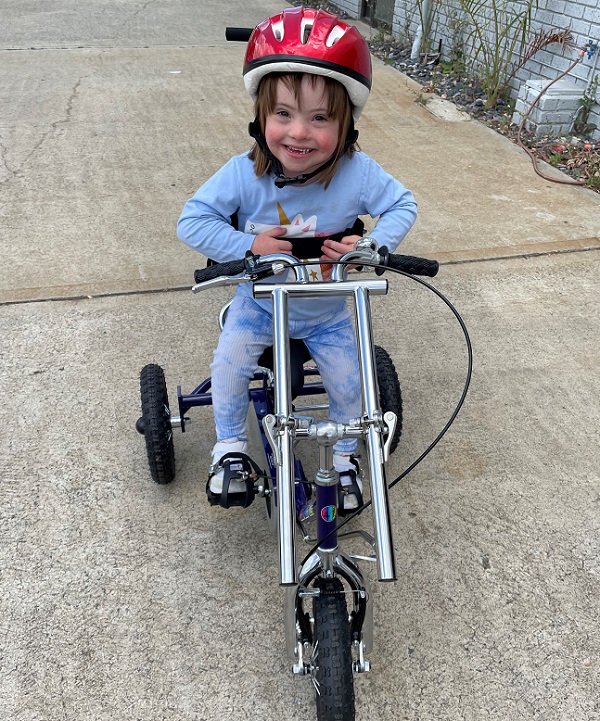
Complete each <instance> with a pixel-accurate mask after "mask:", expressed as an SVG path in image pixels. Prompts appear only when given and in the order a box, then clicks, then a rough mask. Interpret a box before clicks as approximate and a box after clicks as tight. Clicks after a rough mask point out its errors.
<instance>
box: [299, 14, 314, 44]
mask: <svg viewBox="0 0 600 721" xmlns="http://www.w3.org/2000/svg"><path fill="white" fill-rule="evenodd" d="M312 28H313V20H312V18H310V19H308V18H304V19H303V20H302V25H301V26H300V41H301V42H302V44H303V45H306V43H307V42H308V38H309V37H310V33H311V30H312Z"/></svg>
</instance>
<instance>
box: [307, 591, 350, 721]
mask: <svg viewBox="0 0 600 721" xmlns="http://www.w3.org/2000/svg"><path fill="white" fill-rule="evenodd" d="M315 586H316V587H317V588H318V589H319V590H320V594H319V595H318V596H315V598H314V599H313V618H314V628H313V648H316V653H315V660H314V663H315V668H314V671H313V672H314V680H315V682H316V689H317V692H316V703H317V719H318V721H354V718H355V710H354V678H353V675H352V673H353V672H352V649H351V637H350V621H349V619H348V608H347V606H346V596H345V593H344V586H343V585H342V582H341V581H340V580H339V579H338V578H318V579H317V580H316V581H315Z"/></svg>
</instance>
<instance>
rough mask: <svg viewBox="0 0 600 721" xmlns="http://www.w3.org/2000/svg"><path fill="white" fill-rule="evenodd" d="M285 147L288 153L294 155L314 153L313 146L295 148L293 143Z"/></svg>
mask: <svg viewBox="0 0 600 721" xmlns="http://www.w3.org/2000/svg"><path fill="white" fill-rule="evenodd" d="M285 148H286V150H287V151H288V153H292V154H293V155H308V154H309V153H312V148H294V147H293V146H292V145H286V146H285Z"/></svg>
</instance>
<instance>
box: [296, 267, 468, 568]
mask: <svg viewBox="0 0 600 721" xmlns="http://www.w3.org/2000/svg"><path fill="white" fill-rule="evenodd" d="M330 264H331V265H347V263H340V262H339V261H333V262H332V263H330ZM296 265H303V264H302V263H295V264H294V265H293V266H290V267H294V266H296ZM361 265H363V266H369V267H372V268H380V267H381V266H380V265H377V264H375V263H364V262H362V261H361ZM388 270H391V271H392V272H393V273H398V274H399V275H403V276H405V277H407V278H409V279H411V280H414V281H416V282H417V283H420V284H421V285H422V286H424V287H425V288H427V289H429V290H430V291H432V292H433V293H434V294H435V295H437V297H438V298H440V300H442V301H443V302H444V303H445V304H446V305H447V306H448V308H449V309H450V310H451V311H452V313H453V314H454V317H455V318H456V320H457V321H458V323H459V325H460V327H461V330H462V332H463V336H464V339H465V343H466V346H467V377H466V379H465V385H464V387H463V391H462V393H461V396H460V399H459V401H458V403H457V405H456V407H455V409H454V411H453V412H452V414H451V416H450V418H449V419H448V421H447V423H446V424H445V425H444V427H443V428H442V430H441V431H440V432H439V433H438V435H437V436H436V437H435V438H434V440H433V441H432V442H431V443H430V444H429V446H427V448H426V449H425V450H424V451H423V453H421V455H420V456H419V457H418V458H417V459H416V460H415V461H413V463H411V464H410V466H408V467H407V468H406V469H405V470H404V471H403V472H402V473H401V474H400V475H399V476H398V477H397V478H395V479H394V480H393V481H392V482H391V483H388V490H389V489H391V488H393V487H394V486H395V485H396V484H397V483H399V482H400V481H401V480H402V479H403V478H405V477H406V476H407V475H408V474H409V473H410V472H411V471H413V470H414V469H415V468H416V466H418V465H419V463H421V462H422V461H423V459H424V458H425V457H426V456H428V455H429V453H431V451H432V450H433V449H434V448H435V447H436V446H437V444H438V443H439V442H440V441H441V440H442V438H443V437H444V436H445V435H446V433H447V431H448V429H449V428H450V426H451V425H452V424H453V423H454V421H455V419H456V416H457V415H458V414H459V412H460V409H461V408H462V406H463V404H464V402H465V398H466V397H467V391H468V390H469V385H470V384H471V376H472V373H473V346H472V344H471V337H470V336H469V331H468V330H467V326H466V325H465V322H464V320H463V319H462V317H461V315H460V313H459V312H458V311H457V310H456V308H455V307H454V305H453V304H452V303H451V302H450V300H449V299H448V298H446V296H445V295H444V294H443V293H442V292H441V291H439V290H438V289H437V288H434V286H432V285H431V284H430V283H427V282H426V281H424V280H422V279H421V278H417V277H416V276H414V275H411V274H410V273H404V272H403V271H401V270H396V269H395V268H389V267H388V268H386V272H387V271H388ZM371 504H372V501H370V500H369V501H367V502H366V503H365V504H363V505H362V506H361V507H360V508H357V509H356V511H354V512H353V513H351V514H350V515H348V516H346V517H345V518H344V520H343V521H342V522H341V523H340V524H339V525H338V526H336V527H335V528H334V529H333V530H332V531H330V532H329V533H328V534H327V535H326V536H324V537H323V538H321V539H320V540H319V542H318V543H316V544H315V545H314V546H313V547H312V548H311V549H310V551H309V552H308V553H307V554H306V556H305V557H304V559H303V560H302V563H301V565H302V566H303V565H304V564H305V563H306V562H307V560H308V559H309V558H310V557H311V556H312V555H313V553H315V552H316V551H317V550H318V548H319V546H320V545H321V544H322V543H324V542H325V541H326V540H327V539H328V538H330V537H331V536H332V535H333V534H334V533H339V531H340V529H342V528H343V527H344V526H345V525H346V524H347V523H350V521H352V520H354V519H355V518H358V516H360V514H361V513H362V512H363V511H364V510H366V509H367V508H369V506H370V505H371Z"/></svg>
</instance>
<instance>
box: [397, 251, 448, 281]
mask: <svg viewBox="0 0 600 721" xmlns="http://www.w3.org/2000/svg"><path fill="white" fill-rule="evenodd" d="M387 265H388V267H389V268H395V269H396V270H402V271H404V272H405V273H410V274H411V275H426V276H428V277H429V278H433V277H434V276H436V275H437V272H438V270H439V269H440V264H439V263H438V262H437V260H428V259H427V258H415V257H413V256H412V255H394V254H393V253H390V255H389V257H388V261H387Z"/></svg>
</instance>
